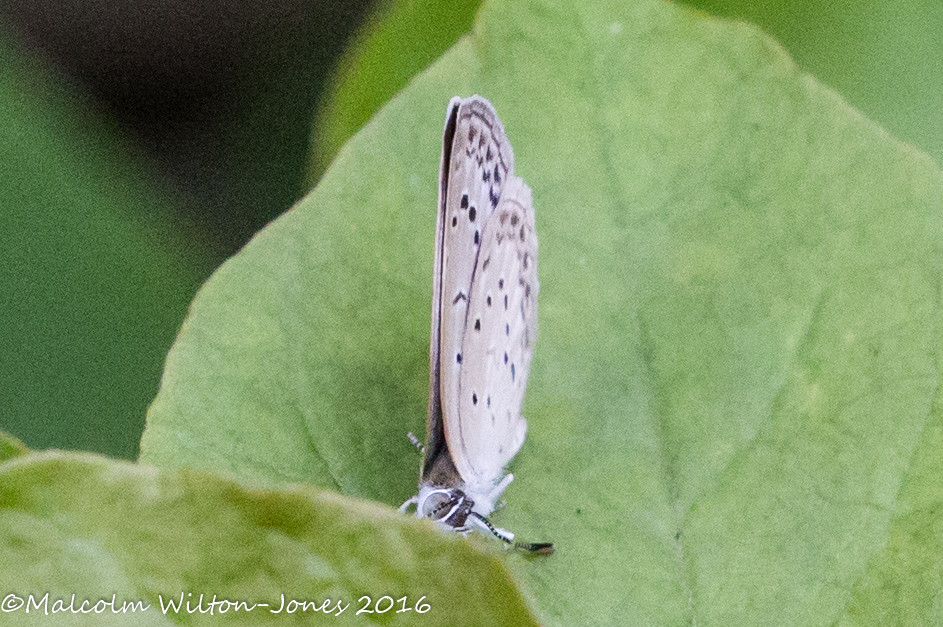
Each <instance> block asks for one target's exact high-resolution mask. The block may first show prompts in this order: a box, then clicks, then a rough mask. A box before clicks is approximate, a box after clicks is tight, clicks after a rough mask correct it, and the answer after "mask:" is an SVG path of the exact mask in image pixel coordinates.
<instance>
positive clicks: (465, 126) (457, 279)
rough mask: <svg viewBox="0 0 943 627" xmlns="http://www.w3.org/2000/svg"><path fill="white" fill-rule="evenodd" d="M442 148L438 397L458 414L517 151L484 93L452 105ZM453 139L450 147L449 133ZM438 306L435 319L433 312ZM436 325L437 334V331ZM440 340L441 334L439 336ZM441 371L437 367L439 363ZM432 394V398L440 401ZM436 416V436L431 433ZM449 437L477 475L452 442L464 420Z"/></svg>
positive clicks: (458, 461) (463, 469)
mask: <svg viewBox="0 0 943 627" xmlns="http://www.w3.org/2000/svg"><path fill="white" fill-rule="evenodd" d="M449 111H450V114H449V119H448V120H447V122H446V145H445V146H444V147H443V148H444V150H443V162H442V172H441V176H442V189H441V194H442V198H441V201H440V206H439V217H438V220H439V223H438V231H437V240H438V241H437V250H436V257H437V273H439V277H438V278H437V280H438V282H439V286H434V290H436V291H437V292H438V294H437V296H436V297H434V300H437V301H438V303H435V302H434V305H433V306H434V307H436V306H437V307H438V313H439V321H438V350H437V351H436V350H435V349H433V356H432V358H433V360H436V359H437V360H438V364H437V367H438V372H439V386H438V387H439V394H440V398H439V402H440V405H441V412H442V414H443V415H444V416H455V417H457V416H459V415H460V407H459V398H460V394H461V391H460V389H459V386H460V375H461V372H462V371H463V370H465V369H466V368H469V367H471V368H474V367H477V366H474V365H472V366H468V365H467V363H466V361H465V356H464V355H463V354H462V350H463V349H462V346H463V342H464V339H465V335H466V333H468V306H469V298H470V296H471V290H472V286H473V283H474V281H475V271H476V264H477V260H478V257H479V251H480V249H481V245H482V235H483V229H484V225H485V224H487V223H488V221H489V219H490V218H491V215H492V214H493V213H494V210H495V208H496V207H497V206H498V203H499V201H500V199H501V196H502V190H503V188H504V186H505V184H506V182H507V180H508V178H509V177H510V176H511V175H512V174H513V168H514V153H513V151H512V150H511V146H510V144H509V143H508V140H507V138H506V137H505V135H504V128H503V126H502V125H501V122H500V121H499V120H498V118H497V115H496V114H495V112H494V108H493V107H492V106H491V105H490V103H488V102H487V101H485V100H484V99H482V98H479V97H474V96H473V97H471V98H468V99H465V100H459V101H457V102H456V101H455V100H453V103H452V104H451V105H450V108H449ZM450 127H451V129H452V132H451V141H450V145H449V137H448V136H449V131H450ZM435 315H436V314H435V311H434V312H433V317H435ZM435 327H436V324H435V322H434V323H433V333H436V328H435ZM433 343H435V339H433ZM436 353H437V355H436ZM433 368H436V364H434V365H433ZM434 400H435V399H433V400H432V401H431V402H430V409H431V406H432V405H434V404H435V403H434ZM432 420H433V416H432V415H431V414H430V435H432V433H431V431H432V430H433V426H434V425H432V424H431V421H432ZM444 422H445V429H444V433H445V437H446V440H447V441H448V444H449V448H450V449H452V453H453V454H452V458H453V461H454V462H455V465H456V468H457V470H458V471H459V473H460V474H461V475H462V477H465V476H466V473H471V472H472V468H471V467H470V466H469V465H468V463H467V458H464V459H463V458H462V456H461V455H458V456H457V455H456V454H455V450H454V449H455V445H454V443H453V440H454V439H455V438H457V437H460V435H459V433H458V426H457V425H458V422H457V421H450V420H444Z"/></svg>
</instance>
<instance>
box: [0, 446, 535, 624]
mask: <svg viewBox="0 0 943 627" xmlns="http://www.w3.org/2000/svg"><path fill="white" fill-rule="evenodd" d="M427 526H431V523H428V522H425V521H422V522H420V521H416V520H410V519H408V518H406V517H404V516H398V515H395V514H393V513H391V512H390V511H389V510H387V509H386V508H382V507H378V506H376V505H373V504H370V503H364V502H362V501H357V500H355V499H349V498H346V497H341V496H338V495H336V494H333V493H330V492H325V491H322V490H317V489H314V488H311V487H301V486H295V487H292V488H288V489H285V490H281V491H278V492H268V491H250V490H246V489H245V488H242V487H240V486H239V485H237V484H235V483H232V482H230V481H226V480H223V479H220V478H218V477H213V476H211V475H207V474H205V473H200V472H193V471H182V472H170V471H158V470H156V469H154V468H151V467H147V466H140V465H133V464H129V463H124V462H114V461H109V460H106V459H103V458H100V457H96V456H92V455H84V454H82V455H79V454H63V453H59V452H46V453H36V454H32V455H29V456H26V457H22V458H20V459H18V460H16V461H13V462H8V463H6V464H3V465H0V537H3V538H4V541H3V545H4V549H3V565H4V567H3V568H2V569H0V589H2V590H3V591H4V595H9V594H13V595H16V597H18V598H19V599H22V601H23V606H22V607H21V608H19V609H18V608H16V604H17V601H16V599H10V597H9V596H6V597H5V599H4V605H3V610H4V612H5V613H6V612H9V613H6V614H5V615H6V616H10V617H13V616H17V615H19V616H23V617H24V618H21V619H20V621H21V622H22V621H25V620H26V618H25V615H26V611H25V601H26V600H27V598H28V595H30V594H33V595H34V596H35V598H36V599H37V600H38V599H40V598H41V597H42V596H43V595H44V594H46V593H48V594H49V598H48V602H47V606H45V607H46V609H48V610H49V613H50V614H52V612H53V607H54V603H55V601H56V600H57V599H64V603H65V605H66V606H69V604H70V599H71V595H73V594H74V595H75V599H76V600H75V602H74V605H75V608H76V609H78V608H79V607H80V605H81V602H82V601H84V600H86V599H87V600H88V601H89V605H90V606H92V605H94V604H96V603H97V602H98V601H99V599H104V600H105V601H109V602H110V601H111V600H112V595H115V597H116V602H117V603H116V607H117V608H119V609H120V608H121V607H122V605H123V604H124V603H134V602H136V601H142V602H143V603H142V606H147V605H150V608H149V609H146V610H144V611H137V612H131V611H125V612H118V611H113V610H111V609H106V610H105V611H104V612H98V613H96V614H93V616H94V620H95V624H109V625H167V624H188V625H191V624H193V625H210V624H213V625H215V624H220V621H222V622H223V624H227V625H233V624H235V625H258V624H261V623H279V624H285V620H286V614H288V613H289V612H290V607H291V606H290V605H289V602H290V601H292V600H296V601H307V602H313V603H314V607H322V606H323V604H324V603H325V601H326V600H328V599H329V601H327V604H328V608H329V610H328V611H327V612H326V613H325V612H323V611H322V612H317V611H315V610H310V609H309V610H308V611H301V610H298V611H297V612H295V614H296V615H295V616H294V617H292V618H294V620H295V621H302V620H303V621H305V624H312V623H311V621H314V622H315V623H316V624H331V625H333V624H337V621H338V620H342V621H343V622H344V624H350V625H376V624H383V625H411V624H423V625H533V624H535V623H534V622H533V619H532V617H530V615H529V613H528V611H527V608H526V607H525V605H524V601H523V599H522V598H521V597H520V594H519V593H518V592H517V591H516V590H515V589H514V587H513V585H512V584H511V582H510V579H509V578H508V577H507V574H506V572H505V571H504V568H503V567H502V566H501V565H500V564H499V563H498V561H497V560H496V559H495V558H494V557H487V556H484V555H482V554H481V553H479V552H478V551H475V550H473V549H472V548H471V547H469V546H468V545H467V543H464V542H462V541H460V540H458V539H457V538H449V537H446V536H443V535H441V534H440V535H438V536H436V535H434V534H430V533H428V530H427V529H424V528H423V527H427ZM200 595H202V597H203V598H202V609H203V610H206V611H204V612H201V613H197V612H190V613H188V612H186V611H180V612H169V613H168V615H167V616H165V615H164V613H163V612H162V609H161V607H162V606H164V607H167V604H168V599H173V600H174V601H175V602H179V601H180V599H181V596H183V600H184V601H185V602H189V603H190V604H191V606H192V607H196V606H197V604H198V602H200V601H201V599H200ZM282 595H284V598H283V597H282ZM364 595H367V596H369V597H370V598H371V602H370V606H371V608H372V609H374V610H376V609H377V608H378V607H379V609H385V608H388V606H389V605H390V601H392V602H393V609H392V610H387V611H385V612H383V613H374V614H367V613H364V614H361V615H359V616H357V615H356V613H357V611H358V609H360V608H362V607H364V605H366V602H365V601H363V600H360V599H361V598H362V597H363V596H364ZM384 596H387V597H389V600H387V599H382V600H381V597H384ZM403 597H406V601H401V600H400V599H402V598H403ZM422 597H425V598H422ZM455 598H463V599H466V600H467V601H468V603H467V605H463V606H460V607H456V606H454V605H453V604H452V600H453V599H455ZM214 599H215V600H216V601H218V602H222V601H224V600H226V601H231V602H235V601H246V602H247V603H248V604H250V606H251V605H252V604H262V603H268V604H269V607H267V608H266V607H256V608H255V609H253V610H252V611H245V610H242V611H240V610H237V609H235V608H232V607H228V608H227V606H225V605H217V606H216V607H215V608H214V609H215V611H214V612H213V613H212V614H211V613H209V611H208V608H209V605H210V603H211V602H212V601H213V600H214ZM283 601H284V603H285V604H286V605H285V606H284V608H283V611H282V612H280V613H273V611H275V610H278V609H279V608H280V607H282V603H283ZM338 602H342V603H343V605H348V604H349V607H347V609H346V610H344V612H343V614H342V615H336V614H335V613H331V612H330V609H334V611H335V612H336V611H337V610H336V609H335V608H336V607H337V605H336V604H337V603H338ZM425 604H428V606H429V607H428V609H426V608H425ZM404 608H408V609H405V610H404ZM416 608H419V609H420V610H425V611H424V612H423V613H421V614H419V613H417V611H416ZM11 610H12V611H11ZM224 610H225V611H224ZM31 613H33V614H36V613H40V614H41V611H40V612H37V610H36V609H32V610H31ZM87 613H90V612H87ZM53 616H54V617H55V618H56V619H58V621H60V622H61V621H66V622H65V623H63V624H69V625H72V624H76V625H78V624H81V625H87V624H91V623H90V622H89V619H90V618H91V617H90V616H83V615H82V614H80V613H77V612H62V613H58V614H53Z"/></svg>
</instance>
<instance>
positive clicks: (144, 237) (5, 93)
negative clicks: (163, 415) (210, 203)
mask: <svg viewBox="0 0 943 627" xmlns="http://www.w3.org/2000/svg"><path fill="white" fill-rule="evenodd" d="M0 57H2V59H3V61H2V62H0V166H2V170H3V176H0V206H2V207H3V210H2V212H0V266H2V267H3V272H2V274H0V294H2V295H3V303H2V308H0V346H2V347H3V349H2V351H0V372H2V373H3V376H2V377H0V399H2V400H0V427H2V428H3V429H6V430H8V431H10V432H12V433H16V434H17V435H19V436H20V437H21V438H23V439H24V440H26V441H27V442H28V443H29V444H30V445H31V446H33V447H34V448H44V447H50V446H59V447H66V446H67V447H69V448H88V449H93V450H99V451H106V452H108V453H111V454H113V455H120V456H124V457H128V458H133V457H135V456H136V454H137V440H138V439H139V438H140V433H141V429H142V427H143V421H144V418H143V416H144V412H145V410H146V408H147V404H148V403H149V402H150V400H151V399H152V398H153V395H154V393H155V391H156V389H157V383H158V381H159V377H160V371H161V366H162V363H163V359H164V356H165V354H166V351H167V349H168V348H169V346H170V344H171V343H172V341H173V338H174V334H175V332H176V330H177V328H178V327H179V325H180V321H181V320H182V318H183V315H184V313H185V312H186V306H187V302H188V300H189V299H190V298H191V295H192V294H193V292H194V291H195V288H196V286H197V284H198V281H199V277H200V275H201V273H202V271H203V270H204V269H205V268H204V267H202V266H203V265H204V264H205V262H202V261H201V259H200V256H199V251H198V250H197V251H195V250H194V249H193V248H192V246H193V244H192V243H190V246H191V248H188V242H187V241H186V240H185V239H184V238H183V237H182V229H181V228H180V219H179V217H178V216H177V215H176V213H175V212H174V210H173V209H174V208H173V205H172V204H171V202H170V201H169V199H168V195H167V194H166V193H164V192H162V191H160V188H159V186H158V185H157V184H156V182H155V181H154V180H153V177H152V176H150V175H149V173H148V171H147V168H146V167H145V161H144V159H143V158H142V156H141V155H140V154H139V153H138V152H137V151H136V150H135V149H134V148H133V147H131V145H130V144H129V143H128V142H126V141H124V140H122V139H121V137H120V135H119V133H118V132H117V130H116V129H115V128H113V127H112V126H110V125H109V124H107V123H105V122H102V121H101V113H100V112H98V111H95V110H94V107H92V106H90V105H89V103H87V102H85V101H83V100H82V98H81V97H80V96H79V95H77V94H76V93H75V92H73V91H72V90H71V89H69V88H67V87H64V86H63V85H62V84H61V82H60V80H59V79H58V78H57V77H56V76H55V74H54V72H53V71H52V70H51V69H50V68H49V67H48V66H47V65H46V64H45V63H43V62H42V61H40V60H38V59H31V58H29V57H26V56H24V55H23V54H22V52H21V51H20V50H19V49H17V48H16V47H15V46H14V45H13V44H12V43H11V41H10V39H9V38H8V37H7V36H5V35H4V34H3V33H0Z"/></svg>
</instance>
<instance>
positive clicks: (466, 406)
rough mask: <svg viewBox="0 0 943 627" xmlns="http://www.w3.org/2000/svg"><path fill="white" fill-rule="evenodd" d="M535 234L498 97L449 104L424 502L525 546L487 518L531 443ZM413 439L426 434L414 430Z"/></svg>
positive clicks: (418, 502) (442, 517) (463, 525)
mask: <svg viewBox="0 0 943 627" xmlns="http://www.w3.org/2000/svg"><path fill="white" fill-rule="evenodd" d="M538 290H539V284H538V281H537V233H536V228H535V222H534V209H533V202H532V196H531V190H530V188H529V187H528V186H527V185H526V184H525V183H524V181H523V179H521V178H520V177H518V176H516V175H515V174H514V152H513V150H512V149H511V144H510V142H509V141H508V139H507V136H506V135H505V133H504V127H503V125H502V124H501V121H500V119H498V115H497V113H496V112H495V110H494V107H493V106H492V105H491V103H490V102H489V101H488V100H486V99H485V98H482V97H481V96H477V95H475V96H471V97H470V98H465V99H463V98H459V97H455V98H452V100H451V101H450V102H449V106H448V110H447V113H446V121H445V132H444V134H443V142H442V160H441V163H440V169H439V205H438V213H437V219H436V240H435V264H434V272H433V281H432V333H431V340H430V350H429V361H430V376H429V407H428V418H427V423H426V431H427V432H426V446H425V447H424V458H423V464H422V470H421V472H420V480H419V494H417V495H416V496H414V497H412V498H411V499H409V500H408V501H406V502H405V503H404V504H403V506H402V507H401V509H403V510H404V511H405V510H406V509H407V508H408V507H409V506H410V505H415V506H416V515H417V516H418V517H421V518H422V517H425V518H431V519H432V520H435V521H436V522H438V523H440V524H441V525H442V526H444V527H446V528H448V529H453V530H456V531H461V532H465V531H469V530H470V529H471V528H472V527H477V528H479V529H481V530H484V531H487V532H489V533H491V534H493V535H495V536H496V537H498V538H500V539H501V540H503V541H505V542H507V543H508V544H512V545H514V546H515V547H517V548H522V549H525V550H528V551H533V552H538V553H552V552H553V545H552V544H549V543H524V542H514V534H512V533H511V532H509V531H506V530H504V529H499V528H496V527H495V526H493V525H492V524H491V522H490V521H489V520H488V519H487V516H488V515H489V514H490V513H491V512H492V511H493V510H494V508H495V504H496V503H497V500H498V498H499V497H500V496H501V494H502V493H503V492H504V490H505V488H507V486H508V485H509V484H510V483H511V481H513V480H514V476H513V475H511V474H508V473H506V472H505V466H506V465H507V464H508V463H509V462H510V461H511V459H512V458H513V457H514V456H515V455H516V454H517V452H518V451H519V450H520V448H521V446H522V445H523V444H524V438H525V436H526V434H527V421H526V420H525V419H524V417H523V416H521V404H522V403H523V400H524V392H525V390H526V388H527V378H528V374H529V372H530V363H531V358H532V355H533V346H534V340H535V338H536V322H537V292H538ZM410 437H411V438H412V439H413V440H414V443H416V444H418V441H417V440H416V439H415V437H414V436H412V434H410Z"/></svg>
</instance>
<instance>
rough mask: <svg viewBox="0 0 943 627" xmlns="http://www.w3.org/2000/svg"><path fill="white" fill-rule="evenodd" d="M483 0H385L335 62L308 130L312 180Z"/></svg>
mask: <svg viewBox="0 0 943 627" xmlns="http://www.w3.org/2000/svg"><path fill="white" fill-rule="evenodd" d="M480 4H481V0H433V1H430V0H384V1H382V2H379V3H377V7H376V8H375V9H374V11H373V13H372V15H371V16H370V18H369V19H368V20H367V22H366V24H365V25H364V26H363V27H361V29H360V32H359V33H358V34H357V35H356V37H355V38H354V40H353V43H352V44H350V45H349V46H348V48H347V51H346V52H345V53H344V55H343V57H341V59H340V61H338V63H337V68H336V69H335V71H334V76H333V78H332V79H331V83H330V85H329V86H328V88H327V89H326V90H325V93H324V94H322V96H321V101H322V105H321V107H320V108H319V110H318V114H317V118H316V119H315V122H314V132H313V134H312V146H311V163H310V166H309V168H308V170H309V171H308V181H309V183H310V185H312V186H313V185H314V184H315V183H317V181H318V179H319V178H320V177H321V175H322V174H323V173H324V171H325V170H326V169H327V167H328V166H329V165H330V163H331V160H332V159H334V157H335V156H336V155H337V151H338V150H340V148H341V146H343V145H344V142H346V141H347V140H348V139H349V138H350V137H351V135H353V134H354V133H356V132H357V130H358V129H359V128H360V127H361V126H363V125H364V123H365V122H366V121H367V120H369V119H370V118H371V117H372V116H373V114H374V113H376V111H377V109H379V108H380V107H381V106H382V105H383V104H384V103H386V102H387V101H388V100H389V99H390V98H391V97H392V96H393V94H395V93H396V92H398V91H399V90H400V89H402V88H403V87H405V86H406V83H408V82H409V79H411V78H412V77H413V76H415V75H416V74H418V73H419V72H420V71H421V70H422V69H423V68H425V67H427V66H428V65H429V64H430V63H431V62H432V61H434V60H435V59H436V58H437V57H438V56H439V55H441V54H442V53H443V52H445V51H446V50H447V49H448V48H449V47H450V46H452V44H454V43H455V41H456V40H457V39H458V38H459V37H460V36H461V35H463V34H464V33H466V32H468V31H469V29H471V25H472V20H473V18H474V16H475V13H476V12H477V10H478V6H479V5H480Z"/></svg>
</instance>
